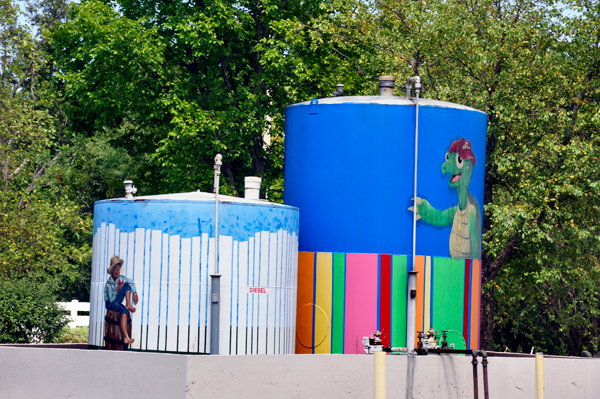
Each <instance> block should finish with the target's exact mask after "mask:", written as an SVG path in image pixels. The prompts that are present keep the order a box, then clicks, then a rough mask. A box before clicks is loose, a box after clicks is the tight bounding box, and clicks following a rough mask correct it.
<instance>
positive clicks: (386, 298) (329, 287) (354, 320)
mask: <svg viewBox="0 0 600 399" xmlns="http://www.w3.org/2000/svg"><path fill="white" fill-rule="evenodd" d="M415 263H416V264H415V269H416V270H417V271H418V272H419V274H417V320H416V327H417V328H416V330H417V331H422V330H427V329H429V328H435V329H436V330H437V331H438V332H441V331H442V330H448V329H453V330H457V331H459V333H460V334H461V335H463V337H464V338H465V343H466V344H467V347H469V348H474V349H476V348H478V347H479V320H480V314H479V312H480V301H481V300H480V295H481V262H480V261H478V260H469V259H452V258H439V257H428V256H427V257H426V256H417V258H416V262H415ZM411 266H412V258H411V257H410V256H407V255H386V254H382V255H377V254H343V253H334V254H332V253H316V254H315V253H306V252H304V253H300V254H299V266H298V317H297V320H298V325H297V340H296V342H297V345H296V348H297V349H296V353H362V349H363V347H362V342H361V341H362V337H364V336H368V335H370V334H372V333H373V332H374V331H375V330H376V329H377V327H378V322H379V329H380V330H381V331H382V332H383V343H384V345H385V346H394V347H402V346H405V345H406V305H407V304H406V301H407V277H408V276H407V270H408V269H409V268H411ZM465 288H466V289H465Z"/></svg>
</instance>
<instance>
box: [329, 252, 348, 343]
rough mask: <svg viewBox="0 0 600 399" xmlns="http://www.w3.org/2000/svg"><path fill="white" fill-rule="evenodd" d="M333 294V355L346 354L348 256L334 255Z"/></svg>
mask: <svg viewBox="0 0 600 399" xmlns="http://www.w3.org/2000/svg"><path fill="white" fill-rule="evenodd" d="M332 277H333V293H332V302H333V303H332V306H331V308H332V309H331V353H344V293H345V289H344V285H345V282H346V281H345V280H346V254H343V253H342V254H336V253H334V254H333V276H332Z"/></svg>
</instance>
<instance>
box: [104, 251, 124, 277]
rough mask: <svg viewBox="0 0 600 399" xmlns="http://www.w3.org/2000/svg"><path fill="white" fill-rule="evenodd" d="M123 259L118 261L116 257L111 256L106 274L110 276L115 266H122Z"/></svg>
mask: <svg viewBox="0 0 600 399" xmlns="http://www.w3.org/2000/svg"><path fill="white" fill-rule="evenodd" d="M123 263H124V262H123V259H120V258H119V257H118V256H116V255H115V256H113V257H112V258H110V266H109V267H108V274H112V271H113V269H114V268H115V267H117V266H123Z"/></svg>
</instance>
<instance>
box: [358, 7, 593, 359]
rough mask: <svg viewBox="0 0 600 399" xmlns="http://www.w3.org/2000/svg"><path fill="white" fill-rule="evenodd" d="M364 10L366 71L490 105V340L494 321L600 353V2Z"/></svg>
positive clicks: (514, 342)
mask: <svg viewBox="0 0 600 399" xmlns="http://www.w3.org/2000/svg"><path fill="white" fill-rule="evenodd" d="M370 6H371V7H370V8H368V9H366V11H365V12H364V13H363V17H361V18H362V22H361V23H358V24H357V26H358V27H359V29H358V31H360V32H364V36H359V35H356V36H354V37H355V41H357V42H360V41H367V42H371V43H374V45H373V46H372V51H371V52H370V53H367V54H365V56H364V57H362V58H361V60H360V63H361V67H362V69H363V70H365V71H366V72H367V75H369V74H373V73H376V72H379V73H381V72H386V73H391V74H395V75H397V76H399V77H400V78H401V80H403V79H405V78H407V77H409V76H412V75H417V74H418V75H420V76H421V78H422V79H423V81H424V87H425V92H424V96H426V97H430V98H436V99H440V100H446V101H452V102H456V103H460V104H465V105H469V106H471V107H474V108H477V109H480V110H483V111H485V112H486V113H487V114H488V123H489V125H488V140H487V150H486V152H487V153H486V158H487V166H486V176H485V198H484V203H485V217H484V246H483V248H484V256H483V260H484V266H483V282H484V285H485V286H484V290H485V292H484V297H483V323H482V335H483V336H482V344H483V346H484V347H485V348H488V349H492V347H493V337H492V333H493V331H494V328H496V342H495V343H496V348H499V347H501V346H502V345H504V346H508V347H510V348H511V349H513V350H516V349H517V348H525V349H526V348H527V347H528V346H532V345H538V346H541V347H542V348H544V349H550V350H551V351H552V352H554V353H561V354H566V353H570V354H575V355H578V354H579V352H580V351H581V350H582V349H584V348H585V349H588V350H593V351H597V350H598V349H599V348H598V342H597V339H596V338H594V337H596V336H597V319H596V316H595V314H596V312H595V307H594V306H595V304H596V303H597V300H598V293H596V292H595V290H594V289H593V287H596V286H597V285H598V283H599V282H600V281H599V280H598V279H597V277H598V270H599V269H598V266H599V251H598V250H599V248H600V245H599V244H600V242H599V238H598V216H597V215H598V211H599V205H600V202H599V199H600V196H599V194H600V192H599V188H600V187H599V186H598V167H599V165H600V153H599V144H600V137H599V134H598V133H599V125H598V122H599V119H598V116H599V114H598V109H599V107H598V105H599V104H598V101H599V100H600V98H599V92H598V83H599V82H600V80H599V76H598V74H599V72H600V52H599V49H598V43H599V40H600V31H599V30H598V24H597V21H598V16H599V15H598V13H599V12H600V6H599V5H598V4H597V2H585V1H571V2H561V3H555V2H553V1H528V0H520V1H491V0H489V1H479V2H470V1H463V0H455V1H445V2H437V1H409V0H406V1H405V0H390V1H387V0H376V1H373V2H372V3H370ZM568 7H570V9H574V10H576V11H575V13H572V12H571V13H565V12H564V10H565V9H567V8H568ZM574 271H577V272H574ZM581 276H586V279H582V278H581ZM587 278H590V279H592V280H591V281H588V280H587ZM551 295H553V297H551ZM496 305H497V306H498V308H497V309H495V306H496ZM582 310H583V313H582ZM494 315H495V318H494ZM557 326H559V328H557ZM541 335H542V336H543V335H546V336H545V337H544V338H541V337H540V336H541ZM550 337H552V338H550ZM551 342H552V344H550V343H551ZM544 345H546V346H544Z"/></svg>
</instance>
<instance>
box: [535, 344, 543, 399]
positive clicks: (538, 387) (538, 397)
mask: <svg viewBox="0 0 600 399" xmlns="http://www.w3.org/2000/svg"><path fill="white" fill-rule="evenodd" d="M535 399H544V355H543V353H536V354H535Z"/></svg>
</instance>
